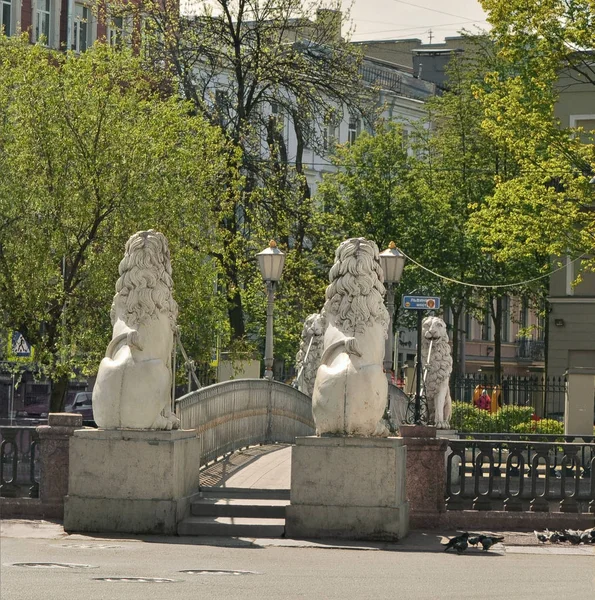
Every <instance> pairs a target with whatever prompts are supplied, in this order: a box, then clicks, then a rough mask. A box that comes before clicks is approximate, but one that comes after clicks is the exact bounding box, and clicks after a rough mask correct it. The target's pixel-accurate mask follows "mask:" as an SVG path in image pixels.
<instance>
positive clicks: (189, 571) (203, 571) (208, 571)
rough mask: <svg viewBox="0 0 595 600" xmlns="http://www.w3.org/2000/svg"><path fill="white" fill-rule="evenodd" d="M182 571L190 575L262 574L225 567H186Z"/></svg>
mask: <svg viewBox="0 0 595 600" xmlns="http://www.w3.org/2000/svg"><path fill="white" fill-rule="evenodd" d="M180 573H187V574H188V575H260V573H257V572H256V571H238V570H234V571H228V570H224V569H185V570H184V571H180Z"/></svg>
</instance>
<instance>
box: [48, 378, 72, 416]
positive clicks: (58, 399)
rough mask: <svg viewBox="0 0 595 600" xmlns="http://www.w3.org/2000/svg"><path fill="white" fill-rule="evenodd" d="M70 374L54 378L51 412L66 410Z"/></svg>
mask: <svg viewBox="0 0 595 600" xmlns="http://www.w3.org/2000/svg"><path fill="white" fill-rule="evenodd" d="M69 381H70V377H69V376H68V375H60V376H59V377H57V378H55V379H53V378H52V394H51V396H50V412H53V413H57V412H64V402H65V400H66V392H67V391H68V382H69Z"/></svg>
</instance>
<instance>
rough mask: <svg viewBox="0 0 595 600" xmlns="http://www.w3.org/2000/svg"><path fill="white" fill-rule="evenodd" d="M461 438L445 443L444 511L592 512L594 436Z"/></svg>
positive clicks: (594, 500) (594, 506) (594, 503)
mask: <svg viewBox="0 0 595 600" xmlns="http://www.w3.org/2000/svg"><path fill="white" fill-rule="evenodd" d="M465 435H466V436H467V435H468V436H469V437H472V438H473V439H462V440H450V441H449V452H448V458H447V461H446V507H447V509H448V510H464V509H474V510H504V511H525V510H529V511H534V512H556V511H557V510H559V511H560V512H585V513H586V512H591V513H595V477H593V470H594V467H595V437H593V436H591V437H586V438H584V437H583V438H582V439H580V438H579V437H577V436H549V435H513V434H465Z"/></svg>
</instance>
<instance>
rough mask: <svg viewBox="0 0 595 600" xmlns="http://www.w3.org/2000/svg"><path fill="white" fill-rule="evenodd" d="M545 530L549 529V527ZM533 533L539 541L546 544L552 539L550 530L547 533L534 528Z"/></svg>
mask: <svg viewBox="0 0 595 600" xmlns="http://www.w3.org/2000/svg"><path fill="white" fill-rule="evenodd" d="M545 531H547V529H546V530H545ZM533 533H534V534H535V537H536V538H537V541H538V542H541V543H542V544H545V543H546V542H547V541H548V540H549V539H550V535H549V531H548V532H547V533H545V532H543V533H542V532H540V531H535V530H534V531H533Z"/></svg>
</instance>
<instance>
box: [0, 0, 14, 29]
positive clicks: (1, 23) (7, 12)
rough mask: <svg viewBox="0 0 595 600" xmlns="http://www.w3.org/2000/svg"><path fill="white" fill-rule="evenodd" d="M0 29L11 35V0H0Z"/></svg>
mask: <svg viewBox="0 0 595 600" xmlns="http://www.w3.org/2000/svg"><path fill="white" fill-rule="evenodd" d="M0 30H4V34H5V35H12V0H0Z"/></svg>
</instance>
